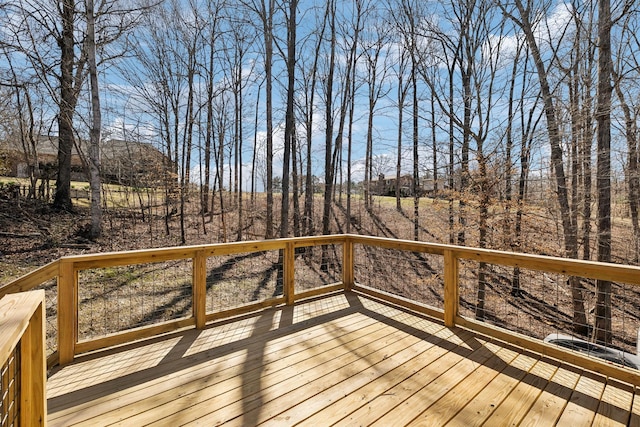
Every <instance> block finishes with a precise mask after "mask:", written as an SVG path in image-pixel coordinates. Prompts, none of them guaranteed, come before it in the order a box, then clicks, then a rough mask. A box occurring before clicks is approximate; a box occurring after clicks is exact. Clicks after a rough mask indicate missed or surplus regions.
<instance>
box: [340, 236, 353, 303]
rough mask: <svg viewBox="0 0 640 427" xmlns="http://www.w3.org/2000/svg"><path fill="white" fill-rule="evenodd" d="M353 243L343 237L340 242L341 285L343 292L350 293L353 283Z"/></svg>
mask: <svg viewBox="0 0 640 427" xmlns="http://www.w3.org/2000/svg"><path fill="white" fill-rule="evenodd" d="M353 255H354V254H353V241H352V240H351V237H349V236H345V238H344V240H343V241H342V284H343V285H344V290H345V291H350V290H351V288H352V287H353V282H354V271H353V269H354V262H353Z"/></svg>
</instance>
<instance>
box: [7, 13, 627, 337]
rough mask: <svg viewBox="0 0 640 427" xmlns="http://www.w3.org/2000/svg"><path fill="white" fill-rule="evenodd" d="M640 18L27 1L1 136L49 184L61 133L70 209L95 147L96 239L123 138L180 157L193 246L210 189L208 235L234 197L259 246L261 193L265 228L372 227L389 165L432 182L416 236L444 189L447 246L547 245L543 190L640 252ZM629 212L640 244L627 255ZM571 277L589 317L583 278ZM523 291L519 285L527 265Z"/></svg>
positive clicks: (561, 211)
mask: <svg viewBox="0 0 640 427" xmlns="http://www.w3.org/2000/svg"><path fill="white" fill-rule="evenodd" d="M639 17H640V10H638V5H637V4H636V3H635V2H633V1H632V0H620V1H616V2H613V3H612V2H611V1H610V0H598V1H592V2H576V1H565V2H560V1H558V2H545V1H535V0H531V1H529V0H528V1H526V2H524V1H522V0H513V1H505V2H502V1H499V2H496V1H492V0H465V1H444V2H424V1H421V0H383V1H373V0H353V1H338V0H327V1H323V2H311V1H310V2H298V1H297V0H288V1H285V0H235V1H232V0H210V1H207V2H196V1H193V0H157V1H152V0H140V1H138V2H131V1H124V0H116V1H106V0H98V1H97V2H96V3H95V4H94V1H92V0H86V1H84V2H83V1H79V0H64V1H50V0H13V1H8V2H4V3H3V4H2V6H0V20H1V21H2V22H1V24H0V27H1V28H2V33H1V36H0V48H1V49H2V56H1V58H0V102H1V103H2V106H3V107H2V110H1V112H0V114H1V116H0V140H2V141H3V142H2V147H3V149H4V150H7V147H11V146H13V147H18V149H19V150H21V152H22V155H23V156H24V159H25V161H26V162H27V163H28V164H29V173H30V178H31V183H32V186H33V187H34V188H35V185H36V182H37V180H38V178H39V177H40V175H39V174H40V168H41V166H40V162H39V160H38V153H37V152H36V150H34V148H33V147H35V143H34V140H35V138H36V137H37V135H42V134H49V135H51V134H53V135H56V136H57V137H58V144H59V145H58V164H57V177H56V192H55V198H54V200H53V204H54V206H56V207H57V208H59V209H64V210H71V209H72V204H71V199H70V191H69V188H70V181H71V178H70V173H69V171H70V157H71V152H72V151H73V150H75V147H77V146H79V145H80V144H79V143H78V141H80V140H86V141H90V142H91V145H90V146H92V147H93V148H92V151H91V152H90V153H87V157H86V158H87V159H88V161H87V162H86V169H87V171H88V172H89V171H93V173H91V174H89V173H88V174H87V176H91V177H92V185H91V188H92V190H93V191H92V193H93V195H94V196H93V198H92V207H93V208H94V210H93V211H92V215H93V217H94V221H96V222H95V223H94V225H95V227H96V228H92V235H93V236H94V237H97V236H98V235H99V234H100V229H99V223H100V221H101V220H100V206H101V201H100V197H99V195H100V191H99V188H100V187H99V175H98V174H97V171H98V168H99V165H100V161H99V156H98V155H97V154H96V153H97V152H99V144H100V137H101V135H102V136H104V135H111V136H113V135H116V136H117V137H118V138H120V139H122V140H129V141H143V142H148V143H150V144H152V145H154V146H155V147H157V148H158V149H159V150H161V151H162V153H163V154H164V157H165V159H166V162H165V167H166V170H165V171H164V176H165V177H166V179H165V181H164V182H163V183H158V188H159V189H160V190H162V191H164V193H165V195H166V196H167V197H165V203H166V206H165V209H166V213H167V217H168V216H169V213H170V212H173V211H174V210H175V212H176V214H177V216H178V217H179V218H180V221H181V241H182V243H186V237H185V222H184V216H185V204H186V203H187V202H188V201H192V200H199V203H200V213H201V215H202V218H203V227H205V230H206V218H207V216H209V217H211V216H212V215H214V213H221V212H222V215H223V217H222V218H223V220H222V226H223V227H225V228H226V227H227V225H228V224H226V222H225V221H224V212H226V211H228V210H234V211H235V212H236V216H235V217H234V218H235V219H237V224H236V225H235V226H234V229H235V230H237V234H236V235H235V236H233V238H236V239H238V240H241V239H244V238H246V237H247V236H245V235H243V229H244V222H245V221H246V219H245V215H246V212H247V211H248V210H249V209H250V207H251V206H254V205H255V204H256V203H257V202H258V201H259V200H265V201H266V213H265V216H264V222H265V224H264V230H265V232H264V236H263V237H265V238H273V237H276V236H282V237H286V236H299V235H308V234H328V233H330V232H331V230H332V227H331V221H332V218H333V216H332V212H333V210H334V209H335V206H336V203H337V204H338V205H339V206H341V207H342V206H344V209H345V210H346V215H347V218H349V220H348V221H347V222H346V227H347V229H346V230H345V231H347V232H350V231H352V230H351V228H350V227H351V219H350V218H351V217H352V201H353V198H354V197H359V198H363V202H364V206H365V208H366V209H368V210H371V209H373V207H374V202H373V191H372V185H373V183H374V182H375V181H376V180H378V177H380V176H382V175H386V176H387V177H391V178H395V179H396V181H395V183H396V184H395V185H396V189H395V196H396V207H397V209H398V210H402V209H403V207H402V204H401V200H400V199H401V191H400V190H401V189H400V178H401V176H405V175H410V176H411V178H412V186H413V188H412V191H411V195H412V197H413V209H412V211H411V212H409V213H407V214H406V215H408V216H410V217H411V218H412V220H413V223H414V229H413V236H412V237H413V239H415V240H421V239H428V238H429V235H428V233H425V230H424V229H423V228H422V227H421V226H420V222H419V219H420V216H421V209H423V208H422V205H421V204H420V198H421V191H420V188H421V186H422V185H424V184H423V183H424V182H427V181H429V182H430V183H431V190H430V191H431V193H430V197H433V198H435V199H438V200H444V201H445V202H446V203H447V204H448V227H449V229H448V240H447V241H446V242H447V243H453V244H461V245H473V246H478V247H481V248H488V247H497V248H500V249H506V250H515V251H521V250H527V245H526V242H524V241H523V237H522V227H523V216H525V215H526V214H527V212H528V210H529V209H531V206H532V205H534V204H536V203H538V202H541V201H543V202H544V203H546V205H547V206H550V209H549V212H550V213H549V216H551V217H552V218H553V220H554V221H555V223H556V224H557V227H558V229H557V230H558V236H560V238H561V240H562V243H561V247H562V248H563V249H562V253H561V255H563V256H566V257H570V258H582V259H595V260H598V261H605V262H610V261H612V260H614V261H618V260H620V261H624V262H629V263H637V262H638V261H639V260H640V225H639V224H640V220H639V218H638V216H639V206H638V203H639V199H640V173H639V171H638V168H639V164H638V156H639V153H638V130H637V126H638V119H639V118H638V115H639V114H640V105H639V104H638V102H640V96H639V94H640V67H639V64H638V59H639V58H640V41H639V40H638V38H637V34H638V26H639V24H640V19H639ZM0 161H2V160H1V159H0ZM539 182H544V183H546V184H545V186H544V190H543V191H539V192H538V194H537V196H536V197H535V198H534V197H532V191H533V188H534V187H536V183H539ZM614 182H615V183H617V184H618V187H617V188H621V189H622V191H617V192H615V191H613V190H614V189H615V188H614V185H613V183H614ZM314 192H315V193H317V197H314ZM274 193H279V194H280V196H279V197H274ZM30 194H32V195H33V196H35V195H36V193H35V191H33V192H32V193H30ZM263 194H264V198H265V199H263V198H262V195H263ZM258 196H260V197H258ZM534 199H535V200H534ZM314 204H318V206H314ZM614 204H615V206H618V207H621V209H622V211H623V212H625V219H624V221H627V218H628V222H629V227H628V228H629V230H630V232H631V233H632V234H633V239H632V240H633V250H632V253H631V255H628V254H625V255H624V256H623V255H621V254H616V253H615V252H614V251H612V205H614ZM314 209H321V210H322V212H323V214H322V223H321V224H318V223H316V222H315V221H314V219H313V212H314ZM496 217H499V218H500V221H495V218H496ZM470 224H473V227H474V230H476V232H474V233H469V231H468V230H469V228H468V227H469V226H470ZM496 224H500V227H501V229H500V233H501V236H502V238H500V239H496V238H494V237H491V236H493V235H494V234H495V233H496V231H495V228H496V227H497V225H496ZM427 231H428V230H427ZM167 232H168V227H167ZM222 234H223V236H225V238H226V236H227V234H228V233H227V232H226V230H225V231H224V232H223V233H222ZM484 269H485V266H484V265H482V264H481V265H480V266H479V270H478V301H479V303H478V307H477V312H476V315H477V316H478V317H479V318H482V317H483V316H484V314H483V307H482V301H483V300H484V299H483V292H484V289H483V287H484V283H485V280H484V274H485V270H484ZM569 282H570V283H569V286H570V288H571V292H572V296H573V301H574V306H573V312H574V323H575V324H576V325H582V327H584V328H586V327H587V326H586V325H587V321H586V313H585V307H584V303H583V299H582V296H581V292H582V291H581V284H580V283H579V281H577V280H572V279H570V280H569ZM512 283H513V289H512V294H513V295H517V294H518V292H519V271H518V269H517V268H516V269H514V271H513V278H512ZM597 289H598V292H597V294H598V303H597V305H596V319H599V320H598V321H597V323H596V325H594V328H593V333H594V338H595V339H597V340H599V341H603V342H608V341H609V340H610V336H609V334H610V329H611V326H610V324H607V321H608V319H610V309H611V307H610V306H611V299H610V289H611V286H610V284H609V283H605V282H602V283H600V282H599V283H598V284H597ZM577 332H580V333H583V334H585V333H587V330H586V329H585V330H581V331H577Z"/></svg>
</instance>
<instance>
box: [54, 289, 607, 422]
mask: <svg viewBox="0 0 640 427" xmlns="http://www.w3.org/2000/svg"><path fill="white" fill-rule="evenodd" d="M336 296H339V297H340V298H342V296H341V294H337V295H334V296H333V297H326V296H325V297H317V298H314V299H312V300H311V301H322V300H324V299H326V298H335V297H336ZM344 298H346V305H345V304H342V305H340V306H339V307H337V308H336V309H335V310H334V311H332V312H329V313H326V312H325V313H323V314H319V315H317V316H315V317H312V318H305V319H304V320H301V321H298V322H296V323H294V317H293V316H294V310H296V307H299V306H301V305H303V304H306V302H302V303H298V304H296V305H294V306H287V307H283V308H271V309H266V310H264V311H262V312H260V313H259V314H250V315H245V316H241V317H238V318H234V319H231V320H225V321H221V322H217V323H215V324H213V325H210V326H208V327H207V328H205V330H203V331H197V330H189V331H186V332H180V333H174V334H170V335H168V336H165V337H157V338H154V339H152V340H147V341H145V342H143V343H137V344H131V345H128V346H125V347H123V348H120V349H118V350H110V351H106V352H101V353H97V354H95V355H90V356H84V357H80V358H78V361H77V362H75V363H74V365H76V364H80V363H82V362H84V361H93V360H94V359H98V358H99V357H101V356H103V355H104V354H113V355H115V356H117V353H118V352H122V351H126V350H134V351H135V350H136V349H138V351H139V350H140V349H144V348H145V346H146V345H147V344H149V343H160V342H162V341H168V340H170V339H176V338H177V339H178V340H177V343H175V344H173V347H172V348H171V349H170V350H169V352H168V353H167V354H166V355H165V357H164V358H163V360H162V362H161V363H159V364H157V365H156V366H153V367H149V368H145V369H141V370H139V371H138V372H134V373H129V374H126V375H123V376H121V377H118V378H111V379H108V380H107V381H105V382H103V383H101V384H95V385H92V386H89V387H85V388H82V389H78V390H74V391H71V392H69V393H67V394H65V395H62V396H59V397H54V398H52V399H49V401H48V404H49V408H50V411H54V412H59V411H62V410H64V409H67V408H70V407H72V406H75V405H80V404H87V405H90V406H92V411H100V408H99V407H98V406H93V405H92V402H93V401H94V400H96V399H99V398H103V397H107V396H109V395H110V394H112V393H113V392H114V390H118V391H119V392H121V391H123V390H130V389H135V388H142V387H149V390H151V394H153V393H157V391H155V390H153V387H154V384H158V385H160V384H163V383H164V381H165V377H166V376H168V375H173V376H174V377H175V376H180V373H181V372H187V370H189V369H190V368H194V367H196V366H198V365H202V366H203V367H209V368H208V369H210V370H211V374H209V376H208V377H207V378H214V377H218V376H219V375H220V371H219V370H218V368H217V367H216V365H217V364H218V363H223V360H224V359H225V357H227V356H229V357H231V356H232V357H234V358H238V357H242V358H243V359H242V360H241V361H239V362H240V363H239V364H238V366H239V368H240V372H238V374H237V375H238V376H239V378H240V385H239V392H240V399H241V401H238V402H236V403H234V404H232V405H234V408H235V409H233V411H229V413H225V410H222V408H218V407H215V405H213V403H214V400H208V401H203V402H201V403H198V404H202V405H209V406H208V407H207V409H206V410H207V411H209V412H207V416H211V417H214V418H215V421H218V422H224V421H228V420H232V419H233V420H235V421H241V422H242V424H243V425H256V424H257V423H259V422H260V421H261V420H263V419H264V416H265V413H264V412H263V411H265V409H263V407H264V406H265V404H266V403H267V402H268V401H270V400H271V399H272V398H273V396H269V392H268V391H266V390H265V388H264V383H263V380H262V379H263V376H264V375H265V372H266V371H268V368H266V367H265V363H266V362H265V361H266V360H267V354H268V353H269V352H270V353H269V354H270V356H269V357H270V358H271V359H273V360H277V359H278V357H277V353H273V351H277V350H273V349H272V350H269V347H270V344H271V343H273V342H274V341H276V340H278V339H281V338H286V337H287V336H290V335H293V334H297V333H300V332H304V331H306V330H308V329H310V328H313V327H316V326H319V325H324V324H327V323H330V322H333V321H336V320H339V319H340V318H343V317H345V316H349V315H351V314H356V313H358V314H363V315H365V316H367V317H369V318H371V319H374V320H376V321H377V322H380V323H383V324H385V325H388V326H391V327H392V328H393V330H396V331H401V332H404V333H405V334H408V335H411V336H413V337H416V338H418V339H419V340H422V341H425V342H428V343H430V344H431V345H432V346H438V347H440V348H442V349H444V350H445V352H446V353H447V354H450V355H455V356H458V357H459V358H464V359H467V360H471V361H473V362H475V363H476V364H477V365H476V366H479V365H486V364H487V361H491V369H493V370H494V371H495V372H496V375H497V374H498V373H501V374H502V375H508V376H509V377H512V378H513V379H515V380H517V381H518V382H522V383H524V384H527V385H529V386H532V387H536V388H537V389H538V390H540V392H542V390H544V389H545V388H547V386H548V385H549V384H550V381H549V380H548V379H547V378H544V377H541V376H540V375H536V374H535V373H532V372H530V371H525V370H523V369H520V368H518V367H516V366H513V365H511V364H509V362H508V360H503V359H502V358H500V357H498V356H496V355H495V353H494V352H493V351H492V350H491V349H490V348H488V347H487V346H486V340H487V338H486V337H483V336H480V335H478V334H476V333H473V332H470V331H468V330H464V329H461V328H451V329H448V328H445V326H444V325H443V324H442V322H441V321H440V320H434V319H433V318H430V317H428V316H423V315H420V314H417V313H415V312H412V311H409V310H404V309H402V308H399V307H397V306H395V305H393V304H388V303H385V302H383V301H379V300H376V299H372V298H369V297H364V296H360V295H359V294H356V293H346V294H344ZM385 307H386V308H385ZM399 312H400V313H402V312H404V313H408V314H409V315H410V316H409V317H405V316H401V317H398V313H399ZM278 315H279V323H276V322H277V320H278ZM423 320H424V322H425V323H424V324H422V321H423ZM242 322H245V323H246V325H245V326H243V327H242V329H244V330H246V328H247V327H251V328H252V330H251V331H246V332H247V333H245V334H240V335H238V336H237V339H234V340H231V341H228V342H225V343H223V344H220V345H216V344H215V341H216V340H217V335H216V334H217V331H220V330H223V329H225V328H224V327H223V328H219V327H220V326H224V325H229V326H230V327H231V326H232V325H233V324H242ZM426 325H435V327H434V328H429V330H427V328H426V327H425V326H426ZM434 329H435V330H441V331H445V334H444V335H445V336H446V335H451V334H453V336H454V339H448V338H446V337H443V336H439V334H435V333H434V332H433V330H434ZM208 331H211V332H212V333H211V334H210V336H209V339H208V340H207V339H204V338H203V339H204V340H205V341H209V342H210V343H212V344H214V345H216V346H215V347H213V348H209V347H207V348H206V349H204V350H201V351H199V352H196V353H191V354H188V355H186V354H187V352H188V350H189V349H190V348H191V347H192V345H193V343H194V342H195V341H196V340H198V339H200V338H201V337H202V336H203V335H206V334H207V333H208ZM236 334H237V333H236V332H234V333H233V335H234V336H235V335H236ZM334 339H336V338H335V337H334ZM461 343H463V344H461ZM494 343H496V344H497V345H499V346H501V347H503V348H506V349H508V350H512V351H514V352H517V353H523V351H522V350H521V349H518V348H515V347H513V346H510V345H507V344H504V343H501V342H495V341H494ZM524 353H525V354H526V355H527V356H530V357H533V358H535V359H536V360H540V359H541V358H542V356H540V355H537V354H533V353H527V352H524ZM185 355H186V356H185ZM363 357H365V358H366V355H365V356H363ZM385 359H386V356H385ZM383 360H384V359H383ZM545 362H546V363H550V364H552V365H554V366H556V368H557V367H558V366H560V362H556V361H553V360H550V359H545ZM371 363H372V365H371V366H370V367H373V368H374V369H376V368H375V367H374V365H375V363H377V362H375V361H372V362H371ZM334 368H335V367H332V368H331V369H334ZM563 368H566V367H565V366H563ZM220 369H226V368H220ZM455 369H456V367H455V366H453V367H452V368H451V369H450V370H449V371H442V372H440V371H436V372H433V373H432V374H433V377H423V376H420V375H418V377H416V378H415V379H416V381H418V382H419V383H420V384H424V386H426V385H427V384H429V383H430V382H432V381H434V380H435V378H437V377H439V376H440V375H447V372H454V371H455ZM567 369H568V368H567ZM416 372H417V371H416ZM416 372H414V374H412V375H415V374H416ZM271 373H273V371H270V373H269V374H268V375H270V374H271ZM590 375H591V374H590ZM185 381H186V380H185ZM201 381H202V382H203V385H202V387H215V385H214V383H213V382H212V381H213V380H209V379H206V380H204V379H202V380H201ZM552 381H553V380H552ZM301 385H302V384H301ZM553 385H554V386H553V387H552V388H550V392H552V393H554V394H557V395H559V396H562V398H566V396H573V397H575V399H576V401H577V402H579V404H581V405H587V404H592V403H594V402H593V400H589V399H593V398H592V397H590V396H587V395H582V394H581V393H580V392H578V391H574V390H573V389H572V388H571V387H568V386H566V385H564V384H560V383H554V384H553ZM137 386H142V387H137ZM228 391H229V390H227V389H226V388H225V387H221V388H220V389H219V390H218V391H216V392H219V393H226V392H228ZM163 392H165V393H168V395H167V396H169V397H171V393H175V392H174V391H173V389H172V388H167V390H164V391H163ZM195 393H197V392H195ZM146 397H151V396H146ZM190 399H192V397H190V396H189V395H175V399H174V400H176V401H180V402H178V403H174V402H173V401H171V402H170V403H172V404H176V405H179V404H181V405H183V406H180V408H181V409H182V408H188V407H189V405H192V403H191V402H190ZM222 400H224V399H222ZM583 402H585V403H583ZM125 404H126V403H125ZM362 404H364V403H362ZM610 405H613V406H615V404H610ZM612 409H616V408H614V407H612ZM613 412H615V411H612V413H613ZM93 415H95V412H94V414H93ZM269 415H270V414H269ZM216 417H217V418H216ZM212 424H213V423H212Z"/></svg>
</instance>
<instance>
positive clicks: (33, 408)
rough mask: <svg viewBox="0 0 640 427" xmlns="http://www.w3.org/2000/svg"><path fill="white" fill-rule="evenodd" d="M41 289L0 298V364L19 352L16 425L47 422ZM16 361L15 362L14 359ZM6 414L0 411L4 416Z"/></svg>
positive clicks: (3, 363) (42, 298) (1, 416)
mask: <svg viewBox="0 0 640 427" xmlns="http://www.w3.org/2000/svg"><path fill="white" fill-rule="evenodd" d="M44 319H45V312H44V291H42V290H39V291H32V292H22V293H17V294H11V295H7V296H5V297H4V298H2V299H1V300H0V366H4V365H5V363H7V361H8V360H9V358H10V357H11V355H12V354H13V353H14V351H17V352H18V353H19V354H20V357H19V358H18V360H19V366H18V368H17V372H18V374H17V378H15V380H16V381H19V384H18V385H14V387H16V390H18V391H19V396H18V399H17V401H15V402H13V404H14V405H19V408H18V410H15V411H14V413H19V414H20V420H19V425H23V426H37V425H40V426H43V425H46V412H47V411H46V405H47V403H46V393H45V381H46V361H45V356H44V344H45V343H44V337H45V330H44ZM14 363H17V362H14ZM4 415H5V414H1V413H0V418H2V419H4Z"/></svg>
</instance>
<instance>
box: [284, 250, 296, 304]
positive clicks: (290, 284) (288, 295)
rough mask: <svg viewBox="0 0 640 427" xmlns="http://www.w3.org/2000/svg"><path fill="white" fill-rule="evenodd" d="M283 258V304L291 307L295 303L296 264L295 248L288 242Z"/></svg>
mask: <svg viewBox="0 0 640 427" xmlns="http://www.w3.org/2000/svg"><path fill="white" fill-rule="evenodd" d="M282 258H283V266H282V268H283V281H284V283H283V293H284V298H285V304H287V305H292V304H293V303H294V302H295V271H294V265H295V262H296V253H295V246H294V245H293V242H291V241H288V242H287V243H286V245H285V248H284V256H283V257H282Z"/></svg>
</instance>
